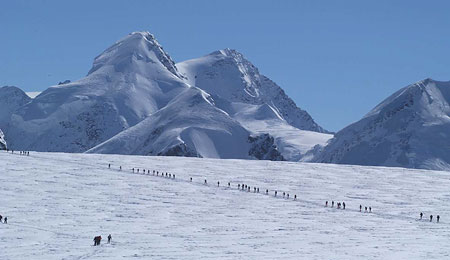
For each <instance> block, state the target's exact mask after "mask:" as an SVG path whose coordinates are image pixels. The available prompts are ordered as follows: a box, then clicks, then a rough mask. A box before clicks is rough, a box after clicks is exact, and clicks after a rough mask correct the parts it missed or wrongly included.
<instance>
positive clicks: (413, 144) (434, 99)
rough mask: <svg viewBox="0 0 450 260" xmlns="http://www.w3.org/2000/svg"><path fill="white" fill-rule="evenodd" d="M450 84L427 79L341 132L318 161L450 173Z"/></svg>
mask: <svg viewBox="0 0 450 260" xmlns="http://www.w3.org/2000/svg"><path fill="white" fill-rule="evenodd" d="M449 104H450V82H440V81H435V80H432V79H425V80H423V81H420V82H417V83H415V84H412V85H409V86H407V87H405V88H403V89H401V90H399V91H397V92H396V93H394V94H393V95H391V96H390V97H388V98H387V99H386V100H384V101H383V102H381V103H380V104H379V105H378V106H376V107H375V108H374V109H373V110H372V111H370V112H369V113H368V114H367V115H366V116H365V117H364V118H363V119H361V120H360V121H358V122H356V123H353V124H351V125H349V126H347V127H346V128H344V129H343V130H341V131H339V132H338V133H337V134H336V135H335V137H334V138H333V139H332V140H331V141H330V142H329V144H328V145H327V146H326V147H325V148H323V151H322V152H321V153H319V154H318V155H317V156H316V158H315V159H314V161H317V162H329V163H342V164H358V165H383V166H401V167H408V168H425V169H438V170H443V169H444V170H450V105H449Z"/></svg>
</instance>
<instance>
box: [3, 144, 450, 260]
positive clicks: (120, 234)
mask: <svg viewBox="0 0 450 260" xmlns="http://www.w3.org/2000/svg"><path fill="white" fill-rule="evenodd" d="M0 161H2V173H1V174H0V183H2V185H0V214H2V215H3V216H7V217H8V224H0V248H1V250H0V259H8V260H15V259H46V260H52V259H243V258H246V259H247V258H248V259H308V260H311V259H320V260H322V259H345V260H352V259H358V260H359V259H448V257H449V254H450V253H449V252H450V244H449V243H447V241H448V240H449V238H450V225H449V221H448V218H449V217H448V216H449V215H450V207H449V206H448V203H447V202H448V198H449V196H450V192H449V189H448V187H449V186H450V177H449V174H448V172H439V171H425V170H414V169H403V168H386V167H367V166H346V165H330V164H313V163H308V164H302V163H290V162H269V161H249V160H214V159H197V158H175V157H145V156H123V155H100V154H64V153H33V152H32V153H30V156H20V155H17V154H14V155H13V154H10V153H6V152H0ZM108 163H111V164H112V166H111V167H112V169H108V166H107V164H108ZM119 165H121V166H122V167H123V170H122V171H119V170H118V166H119ZM133 167H134V168H136V172H137V168H140V169H141V170H140V173H142V169H151V170H153V169H154V170H158V171H164V172H169V173H171V174H175V175H176V178H175V179H169V178H162V177H156V176H152V173H150V175H142V174H137V173H136V172H135V174H133V173H132V171H131V168H133ZM190 177H192V178H193V181H192V182H189V178H190ZM205 178H206V179H207V180H208V185H203V181H204V179H205ZM217 181H220V187H217V184H216V183H217ZM228 181H230V182H231V188H226V185H227V184H226V183H227V182H228ZM238 183H245V184H248V185H250V186H251V187H252V188H251V190H252V191H253V187H254V186H257V187H260V193H259V194H258V193H253V192H243V191H238V190H237V184H238ZM265 189H269V191H270V195H264V194H263V193H264V190H265ZM274 190H278V197H277V198H275V197H274ZM282 192H288V193H290V199H283V198H282ZM294 194H296V195H297V196H298V198H297V200H296V201H294V200H293V199H292V196H293V195H294ZM325 200H328V201H331V200H334V201H336V202H337V201H345V202H346V204H347V209H346V210H341V209H340V210H338V209H335V208H333V209H332V208H329V207H328V208H326V207H324V201H325ZM360 204H362V205H363V206H371V207H372V208H373V213H360V212H359V205H360ZM421 211H422V212H424V214H425V218H428V216H429V215H430V214H433V215H434V216H436V215H437V214H439V215H440V216H441V217H442V219H441V223H436V222H435V221H433V223H430V222H429V221H428V220H422V221H421V220H418V214H419V212H421ZM110 233H111V234H112V244H106V243H105V242H106V241H105V240H106V236H107V235H108V234H110ZM96 235H102V237H103V238H104V241H102V244H101V246H99V247H93V246H92V243H93V241H92V239H93V237H94V236H96Z"/></svg>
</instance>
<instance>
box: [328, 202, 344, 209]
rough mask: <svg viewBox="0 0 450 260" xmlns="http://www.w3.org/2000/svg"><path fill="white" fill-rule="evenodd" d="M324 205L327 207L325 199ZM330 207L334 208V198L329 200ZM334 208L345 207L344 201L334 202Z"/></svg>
mask: <svg viewBox="0 0 450 260" xmlns="http://www.w3.org/2000/svg"><path fill="white" fill-rule="evenodd" d="M325 207H328V200H327V201H325ZM331 207H332V208H334V200H332V201H331ZM336 208H338V209H341V208H342V209H345V202H342V203H341V202H338V203H336Z"/></svg>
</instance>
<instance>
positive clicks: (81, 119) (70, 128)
mask: <svg viewBox="0 0 450 260" xmlns="http://www.w3.org/2000/svg"><path fill="white" fill-rule="evenodd" d="M188 87H189V86H188V85H187V84H186V83H184V82H183V80H182V76H181V75H180V74H179V73H178V71H177V69H176V67H175V63H174V62H173V61H172V60H171V59H170V57H169V55H167V53H166V52H164V50H163V49H162V47H161V46H160V45H159V43H158V42H157V41H156V40H155V38H154V37H153V36H152V35H151V34H149V33H141V32H137V33H132V34H130V35H128V36H126V37H125V38H123V39H122V40H120V41H118V42H117V43H116V44H114V45H113V46H111V47H110V48H108V49H107V50H106V51H104V52H103V53H102V54H100V55H99V56H98V57H97V58H95V60H94V64H93V67H92V69H91V70H90V71H89V73H88V75H87V76H86V77H85V78H83V79H80V80H78V81H75V82H70V83H67V84H60V85H57V86H53V87H50V88H48V89H47V90H45V91H44V92H42V93H41V94H40V95H39V96H37V97H36V98H34V99H32V100H31V102H29V103H28V104H26V105H25V106H23V107H21V108H20V109H19V111H17V112H16V113H15V114H14V115H13V116H12V119H11V122H10V127H9V128H7V129H8V131H7V132H8V139H10V140H11V142H10V145H12V146H14V147H20V148H21V149H22V148H23V149H29V150H39V151H65V152H84V151H86V150H88V149H90V148H92V147H93V146H95V145H97V144H99V143H101V142H103V141H106V140H107V139H109V138H111V137H113V136H114V135H116V134H117V133H119V132H121V131H123V130H124V129H127V128H129V127H130V126H133V125H136V124H137V123H139V122H140V121H142V120H143V119H145V118H146V117H147V116H149V115H151V114H153V113H154V112H156V111H158V110H159V109H161V108H163V107H164V106H165V105H166V104H167V103H168V102H169V101H170V100H171V99H172V98H173V97H175V96H176V95H178V94H179V93H181V92H182V91H183V90H185V89H186V88H188Z"/></svg>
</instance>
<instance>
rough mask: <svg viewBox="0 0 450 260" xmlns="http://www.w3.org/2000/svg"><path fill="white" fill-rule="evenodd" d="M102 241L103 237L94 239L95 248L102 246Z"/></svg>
mask: <svg viewBox="0 0 450 260" xmlns="http://www.w3.org/2000/svg"><path fill="white" fill-rule="evenodd" d="M101 240H102V236H96V237H94V246H98V245H100V241H101Z"/></svg>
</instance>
